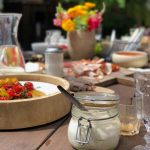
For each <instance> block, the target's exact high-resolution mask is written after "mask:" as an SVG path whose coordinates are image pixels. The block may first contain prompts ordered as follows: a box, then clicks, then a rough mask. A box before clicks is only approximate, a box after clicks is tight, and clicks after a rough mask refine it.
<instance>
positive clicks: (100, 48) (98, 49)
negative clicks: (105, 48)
mask: <svg viewBox="0 0 150 150" xmlns="http://www.w3.org/2000/svg"><path fill="white" fill-rule="evenodd" d="M101 51H102V46H101V43H96V46H95V50H94V53H95V54H96V55H99V54H100V52H101Z"/></svg>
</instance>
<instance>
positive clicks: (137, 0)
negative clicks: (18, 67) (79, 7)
mask: <svg viewBox="0 0 150 150" xmlns="http://www.w3.org/2000/svg"><path fill="white" fill-rule="evenodd" d="M88 1H90V2H95V3H96V7H97V8H98V9H101V8H102V2H103V1H104V2H105V4H106V12H105V14H104V20H103V23H102V38H107V36H110V34H111V31H112V30H113V29H115V30H116V33H117V35H116V36H117V37H118V38H120V37H121V36H122V35H128V34H129V29H130V28H134V27H140V26H144V27H146V28H148V27H150V15H149V14H150V0H88ZM58 2H61V3H62V5H63V7H65V8H68V7H70V6H73V5H75V4H78V3H79V2H84V1H83V0H76V1H75V0H65V1H64V0H63V1H61V0H0V11H1V12H18V13H22V14H23V16H22V18H21V22H20V24H19V31H18V39H19V42H20V45H21V47H22V49H23V50H25V51H27V50H28V51H29V50H31V43H33V42H41V41H44V39H45V36H46V31H47V30H51V29H58V28H57V27H55V26H54V25H53V18H54V15H55V12H56V6H57V5H58ZM59 29H60V28H59ZM60 30H61V29H60ZM62 34H63V35H64V36H66V33H65V32H64V31H62Z"/></svg>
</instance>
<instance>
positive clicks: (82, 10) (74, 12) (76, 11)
mask: <svg viewBox="0 0 150 150" xmlns="http://www.w3.org/2000/svg"><path fill="white" fill-rule="evenodd" d="M67 12H68V15H69V16H70V17H71V18H75V17H77V16H82V15H86V14H87V11H86V7H85V6H83V5H77V6H75V7H73V8H70V9H68V11H67Z"/></svg>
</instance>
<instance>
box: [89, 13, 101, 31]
mask: <svg viewBox="0 0 150 150" xmlns="http://www.w3.org/2000/svg"><path fill="white" fill-rule="evenodd" d="M101 22H102V17H101V15H100V14H95V15H94V16H91V17H89V19H88V30H89V31H91V30H94V29H96V28H98V26H99V25H100V23H101Z"/></svg>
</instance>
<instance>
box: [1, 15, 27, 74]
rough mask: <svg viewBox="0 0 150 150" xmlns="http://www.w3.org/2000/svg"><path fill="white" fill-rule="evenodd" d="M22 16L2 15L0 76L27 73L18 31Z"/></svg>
mask: <svg viewBox="0 0 150 150" xmlns="http://www.w3.org/2000/svg"><path fill="white" fill-rule="evenodd" d="M21 16H22V15H21V14H16V13H0V74H7V73H17V72H24V71H25V69H24V68H25V62H24V57H23V54H22V52H21V49H20V46H19V42H18V38H17V31H18V24H19V21H20V18H21Z"/></svg>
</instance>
